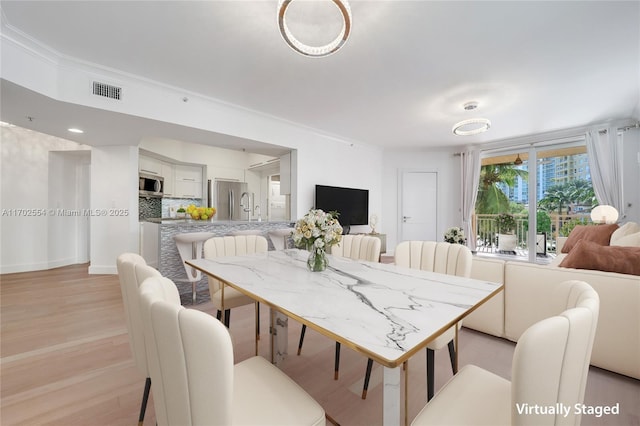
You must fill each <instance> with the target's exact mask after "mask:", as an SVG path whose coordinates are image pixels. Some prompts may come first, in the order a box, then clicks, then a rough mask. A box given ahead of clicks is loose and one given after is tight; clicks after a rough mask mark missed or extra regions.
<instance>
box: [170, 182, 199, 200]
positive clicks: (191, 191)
mask: <svg viewBox="0 0 640 426" xmlns="http://www.w3.org/2000/svg"><path fill="white" fill-rule="evenodd" d="M174 190H175V195H174V197H176V198H202V182H190V181H186V180H176V181H175V188H174Z"/></svg>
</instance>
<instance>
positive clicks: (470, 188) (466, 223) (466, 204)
mask: <svg viewBox="0 0 640 426" xmlns="http://www.w3.org/2000/svg"><path fill="white" fill-rule="evenodd" d="M460 158H461V168H460V169H461V170H462V179H461V182H462V229H463V230H464V234H465V235H466V236H467V246H468V247H469V248H470V249H471V250H473V251H475V249H476V234H475V232H474V231H475V230H474V229H473V213H474V211H475V207H476V198H477V196H478V184H479V183H480V149H478V148H468V149H467V150H466V151H465V152H463V153H462V154H461V155H460Z"/></svg>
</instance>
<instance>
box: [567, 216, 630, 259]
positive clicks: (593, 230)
mask: <svg viewBox="0 0 640 426" xmlns="http://www.w3.org/2000/svg"><path fill="white" fill-rule="evenodd" d="M618 228H619V227H618V224H617V223H612V224H611V225H576V227H575V228H573V231H571V234H569V238H567V241H566V242H565V243H564V246H562V253H569V252H570V251H571V249H572V248H573V246H575V245H576V243H577V242H578V241H579V240H587V241H591V242H594V243H596V244H600V245H601V246H608V245H609V241H610V240H611V234H613V233H614V231H615V230H616V229H618Z"/></svg>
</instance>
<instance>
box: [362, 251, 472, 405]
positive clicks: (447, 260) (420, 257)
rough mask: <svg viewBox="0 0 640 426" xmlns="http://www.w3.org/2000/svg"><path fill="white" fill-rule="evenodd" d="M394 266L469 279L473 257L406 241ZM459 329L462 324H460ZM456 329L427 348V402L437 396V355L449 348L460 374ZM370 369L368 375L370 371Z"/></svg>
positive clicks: (465, 253) (459, 252)
mask: <svg viewBox="0 0 640 426" xmlns="http://www.w3.org/2000/svg"><path fill="white" fill-rule="evenodd" d="M394 256H395V264H396V265H398V266H404V267H407V268H413V269H421V270H423V271H431V272H437V273H440V274H446V275H455V276H458V277H465V278H468V277H469V276H470V275H471V265H472V263H473V255H472V253H471V250H469V248H468V247H467V246H464V245H461V244H451V243H446V242H436V241H403V242H401V243H399V244H398V245H397V246H396V250H395V253H394ZM457 327H458V329H460V328H461V327H462V322H461V321H460V322H458V324H457ZM455 333H456V330H455V328H454V327H451V328H449V329H448V330H446V331H445V332H444V333H442V334H441V335H439V336H438V337H436V339H435V340H433V341H432V342H430V343H429V344H428V345H427V400H429V399H431V398H432V397H433V394H434V392H435V367H434V365H435V351H437V350H439V349H441V348H443V347H445V346H447V347H448V349H449V358H450V360H451V370H452V371H453V374H456V373H457V372H458V366H457V354H456V350H457V348H456V347H455V343H454V340H455ZM369 369H370V368H369V367H368V368H367V371H369Z"/></svg>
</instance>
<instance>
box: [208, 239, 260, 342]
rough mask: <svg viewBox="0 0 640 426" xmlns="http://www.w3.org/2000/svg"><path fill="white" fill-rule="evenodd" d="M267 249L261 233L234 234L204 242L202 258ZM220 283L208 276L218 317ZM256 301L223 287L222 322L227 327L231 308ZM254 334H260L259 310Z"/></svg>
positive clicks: (220, 306)
mask: <svg viewBox="0 0 640 426" xmlns="http://www.w3.org/2000/svg"><path fill="white" fill-rule="evenodd" d="M267 250H269V243H268V242H267V239H266V238H265V237H263V236H261V235H236V236H225V237H213V238H210V239H208V240H207V241H205V243H204V258H205V259H214V258H216V257H225V256H243V255H246V254H253V253H266V252H267ZM221 289H222V285H221V283H220V281H218V280H217V279H215V278H212V277H209V293H210V294H211V302H213V307H214V308H216V309H217V310H218V319H220V318H221V316H222V305H223V303H222V291H221ZM253 303H257V302H255V300H253V299H251V298H250V297H249V296H245V295H244V294H242V293H240V292H239V291H238V290H236V289H234V288H231V287H229V286H227V287H225V289H224V311H225V312H224V322H225V325H226V326H227V327H229V320H230V317H231V309H233V308H237V307H239V306H244V305H249V304H253ZM256 315H257V318H256V328H257V330H256V336H259V335H260V322H259V310H258V309H257V312H256Z"/></svg>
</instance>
